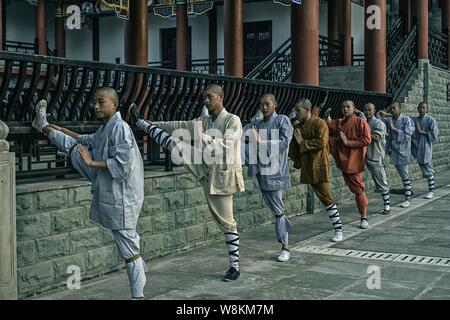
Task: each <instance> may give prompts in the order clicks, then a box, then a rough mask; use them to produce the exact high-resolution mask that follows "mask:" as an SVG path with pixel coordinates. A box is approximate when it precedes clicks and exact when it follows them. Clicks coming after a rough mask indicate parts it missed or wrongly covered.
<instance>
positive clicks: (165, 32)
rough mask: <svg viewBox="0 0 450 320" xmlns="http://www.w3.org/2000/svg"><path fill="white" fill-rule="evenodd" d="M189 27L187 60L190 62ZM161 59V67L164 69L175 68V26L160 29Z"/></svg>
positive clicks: (189, 30) (189, 33)
mask: <svg viewBox="0 0 450 320" xmlns="http://www.w3.org/2000/svg"><path fill="white" fill-rule="evenodd" d="M191 34H192V32H191V27H189V29H188V45H187V55H188V57H187V59H188V60H187V61H188V66H190V64H191V57H192V49H191ZM160 35H161V61H162V67H163V68H166V69H175V68H176V59H177V28H168V29H161V33H160Z"/></svg>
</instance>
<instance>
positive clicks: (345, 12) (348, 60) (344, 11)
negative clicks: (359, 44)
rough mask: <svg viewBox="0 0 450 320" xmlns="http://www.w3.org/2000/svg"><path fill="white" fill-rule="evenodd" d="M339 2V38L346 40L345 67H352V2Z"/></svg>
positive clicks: (339, 0) (344, 0)
mask: <svg viewBox="0 0 450 320" xmlns="http://www.w3.org/2000/svg"><path fill="white" fill-rule="evenodd" d="M336 1H338V5H339V8H338V11H339V15H338V19H339V20H338V21H339V36H341V37H343V40H344V43H343V45H344V66H351V65H352V58H353V57H352V55H353V53H352V1H351V0H336Z"/></svg>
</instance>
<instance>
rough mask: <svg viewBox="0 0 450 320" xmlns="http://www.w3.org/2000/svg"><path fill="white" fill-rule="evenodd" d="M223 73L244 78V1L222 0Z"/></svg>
mask: <svg viewBox="0 0 450 320" xmlns="http://www.w3.org/2000/svg"><path fill="white" fill-rule="evenodd" d="M223 2H224V8H223V10H224V60H225V61H224V64H225V70H224V73H225V75H227V76H233V77H243V76H244V30H243V29H244V22H243V18H244V1H243V0H224V1H223Z"/></svg>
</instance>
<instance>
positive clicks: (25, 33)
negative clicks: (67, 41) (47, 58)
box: [6, 0, 55, 49]
mask: <svg viewBox="0 0 450 320" xmlns="http://www.w3.org/2000/svg"><path fill="white" fill-rule="evenodd" d="M46 10H47V15H46V23H47V41H48V45H49V47H50V49H54V47H55V32H54V30H55V22H54V10H53V5H51V4H49V3H47V5H46ZM35 37H36V7H35V6H32V5H30V4H29V3H28V2H26V1H25V0H14V1H11V3H10V4H9V5H8V6H7V8H6V40H10V41H21V42H29V43H34V38H35Z"/></svg>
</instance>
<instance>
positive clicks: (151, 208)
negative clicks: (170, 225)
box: [143, 195, 163, 216]
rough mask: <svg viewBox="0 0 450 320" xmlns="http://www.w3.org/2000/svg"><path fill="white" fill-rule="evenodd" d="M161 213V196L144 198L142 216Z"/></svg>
mask: <svg viewBox="0 0 450 320" xmlns="http://www.w3.org/2000/svg"><path fill="white" fill-rule="evenodd" d="M161 212H163V198H162V196H161V195H154V196H146V197H145V198H144V205H143V216H149V215H154V214H157V213H161Z"/></svg>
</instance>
